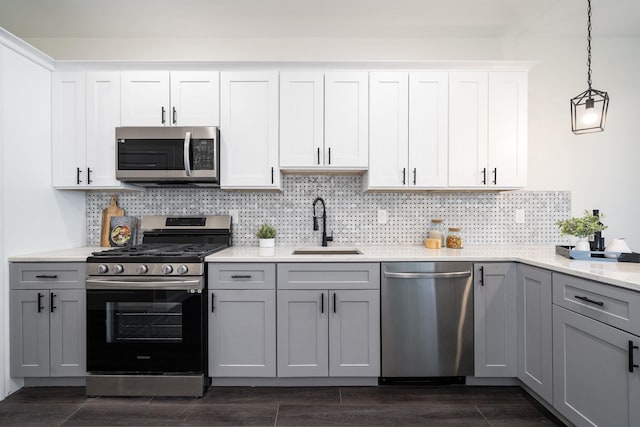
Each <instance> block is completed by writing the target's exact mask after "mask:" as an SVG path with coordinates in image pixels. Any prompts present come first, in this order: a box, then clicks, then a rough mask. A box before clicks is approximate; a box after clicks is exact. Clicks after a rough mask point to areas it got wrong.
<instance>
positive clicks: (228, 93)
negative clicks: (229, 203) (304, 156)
mask: <svg viewBox="0 0 640 427" xmlns="http://www.w3.org/2000/svg"><path fill="white" fill-rule="evenodd" d="M220 80H221V83H222V85H221V90H220V99H221V105H220V114H221V120H220V156H221V157H220V159H221V161H220V163H221V166H220V174H221V175H220V186H221V187H222V188H239V189H242V188H254V189H280V169H279V166H278V73H277V72H275V71H268V72H249V71H245V72H223V73H221V78H220Z"/></svg>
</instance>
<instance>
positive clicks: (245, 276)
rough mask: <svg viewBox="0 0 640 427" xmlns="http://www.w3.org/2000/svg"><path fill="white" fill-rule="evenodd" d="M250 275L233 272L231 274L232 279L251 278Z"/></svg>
mask: <svg viewBox="0 0 640 427" xmlns="http://www.w3.org/2000/svg"><path fill="white" fill-rule="evenodd" d="M252 277H253V276H252V275H250V274H234V275H233V276H231V278H232V279H251V278H252Z"/></svg>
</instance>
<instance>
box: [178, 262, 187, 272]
mask: <svg viewBox="0 0 640 427" xmlns="http://www.w3.org/2000/svg"><path fill="white" fill-rule="evenodd" d="M177 272H178V274H187V273H188V272H189V267H187V266H186V265H184V264H182V265H181V266H180V267H178V270H177Z"/></svg>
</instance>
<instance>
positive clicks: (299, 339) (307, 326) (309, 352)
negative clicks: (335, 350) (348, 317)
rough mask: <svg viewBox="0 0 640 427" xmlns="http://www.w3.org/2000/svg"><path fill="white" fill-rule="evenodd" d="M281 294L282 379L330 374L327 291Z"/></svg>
mask: <svg viewBox="0 0 640 427" xmlns="http://www.w3.org/2000/svg"><path fill="white" fill-rule="evenodd" d="M277 292H278V308H277V310H278V319H277V330H278V377H326V376H327V375H328V374H329V352H328V349H327V345H328V343H329V321H328V312H329V299H328V292H327V291H298V290H282V291H277Z"/></svg>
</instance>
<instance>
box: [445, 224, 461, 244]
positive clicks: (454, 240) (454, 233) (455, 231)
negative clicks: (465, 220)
mask: <svg viewBox="0 0 640 427" xmlns="http://www.w3.org/2000/svg"><path fill="white" fill-rule="evenodd" d="M461 230H462V229H461V228H460V227H449V233H447V247H448V248H451V249H462V233H461Z"/></svg>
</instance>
